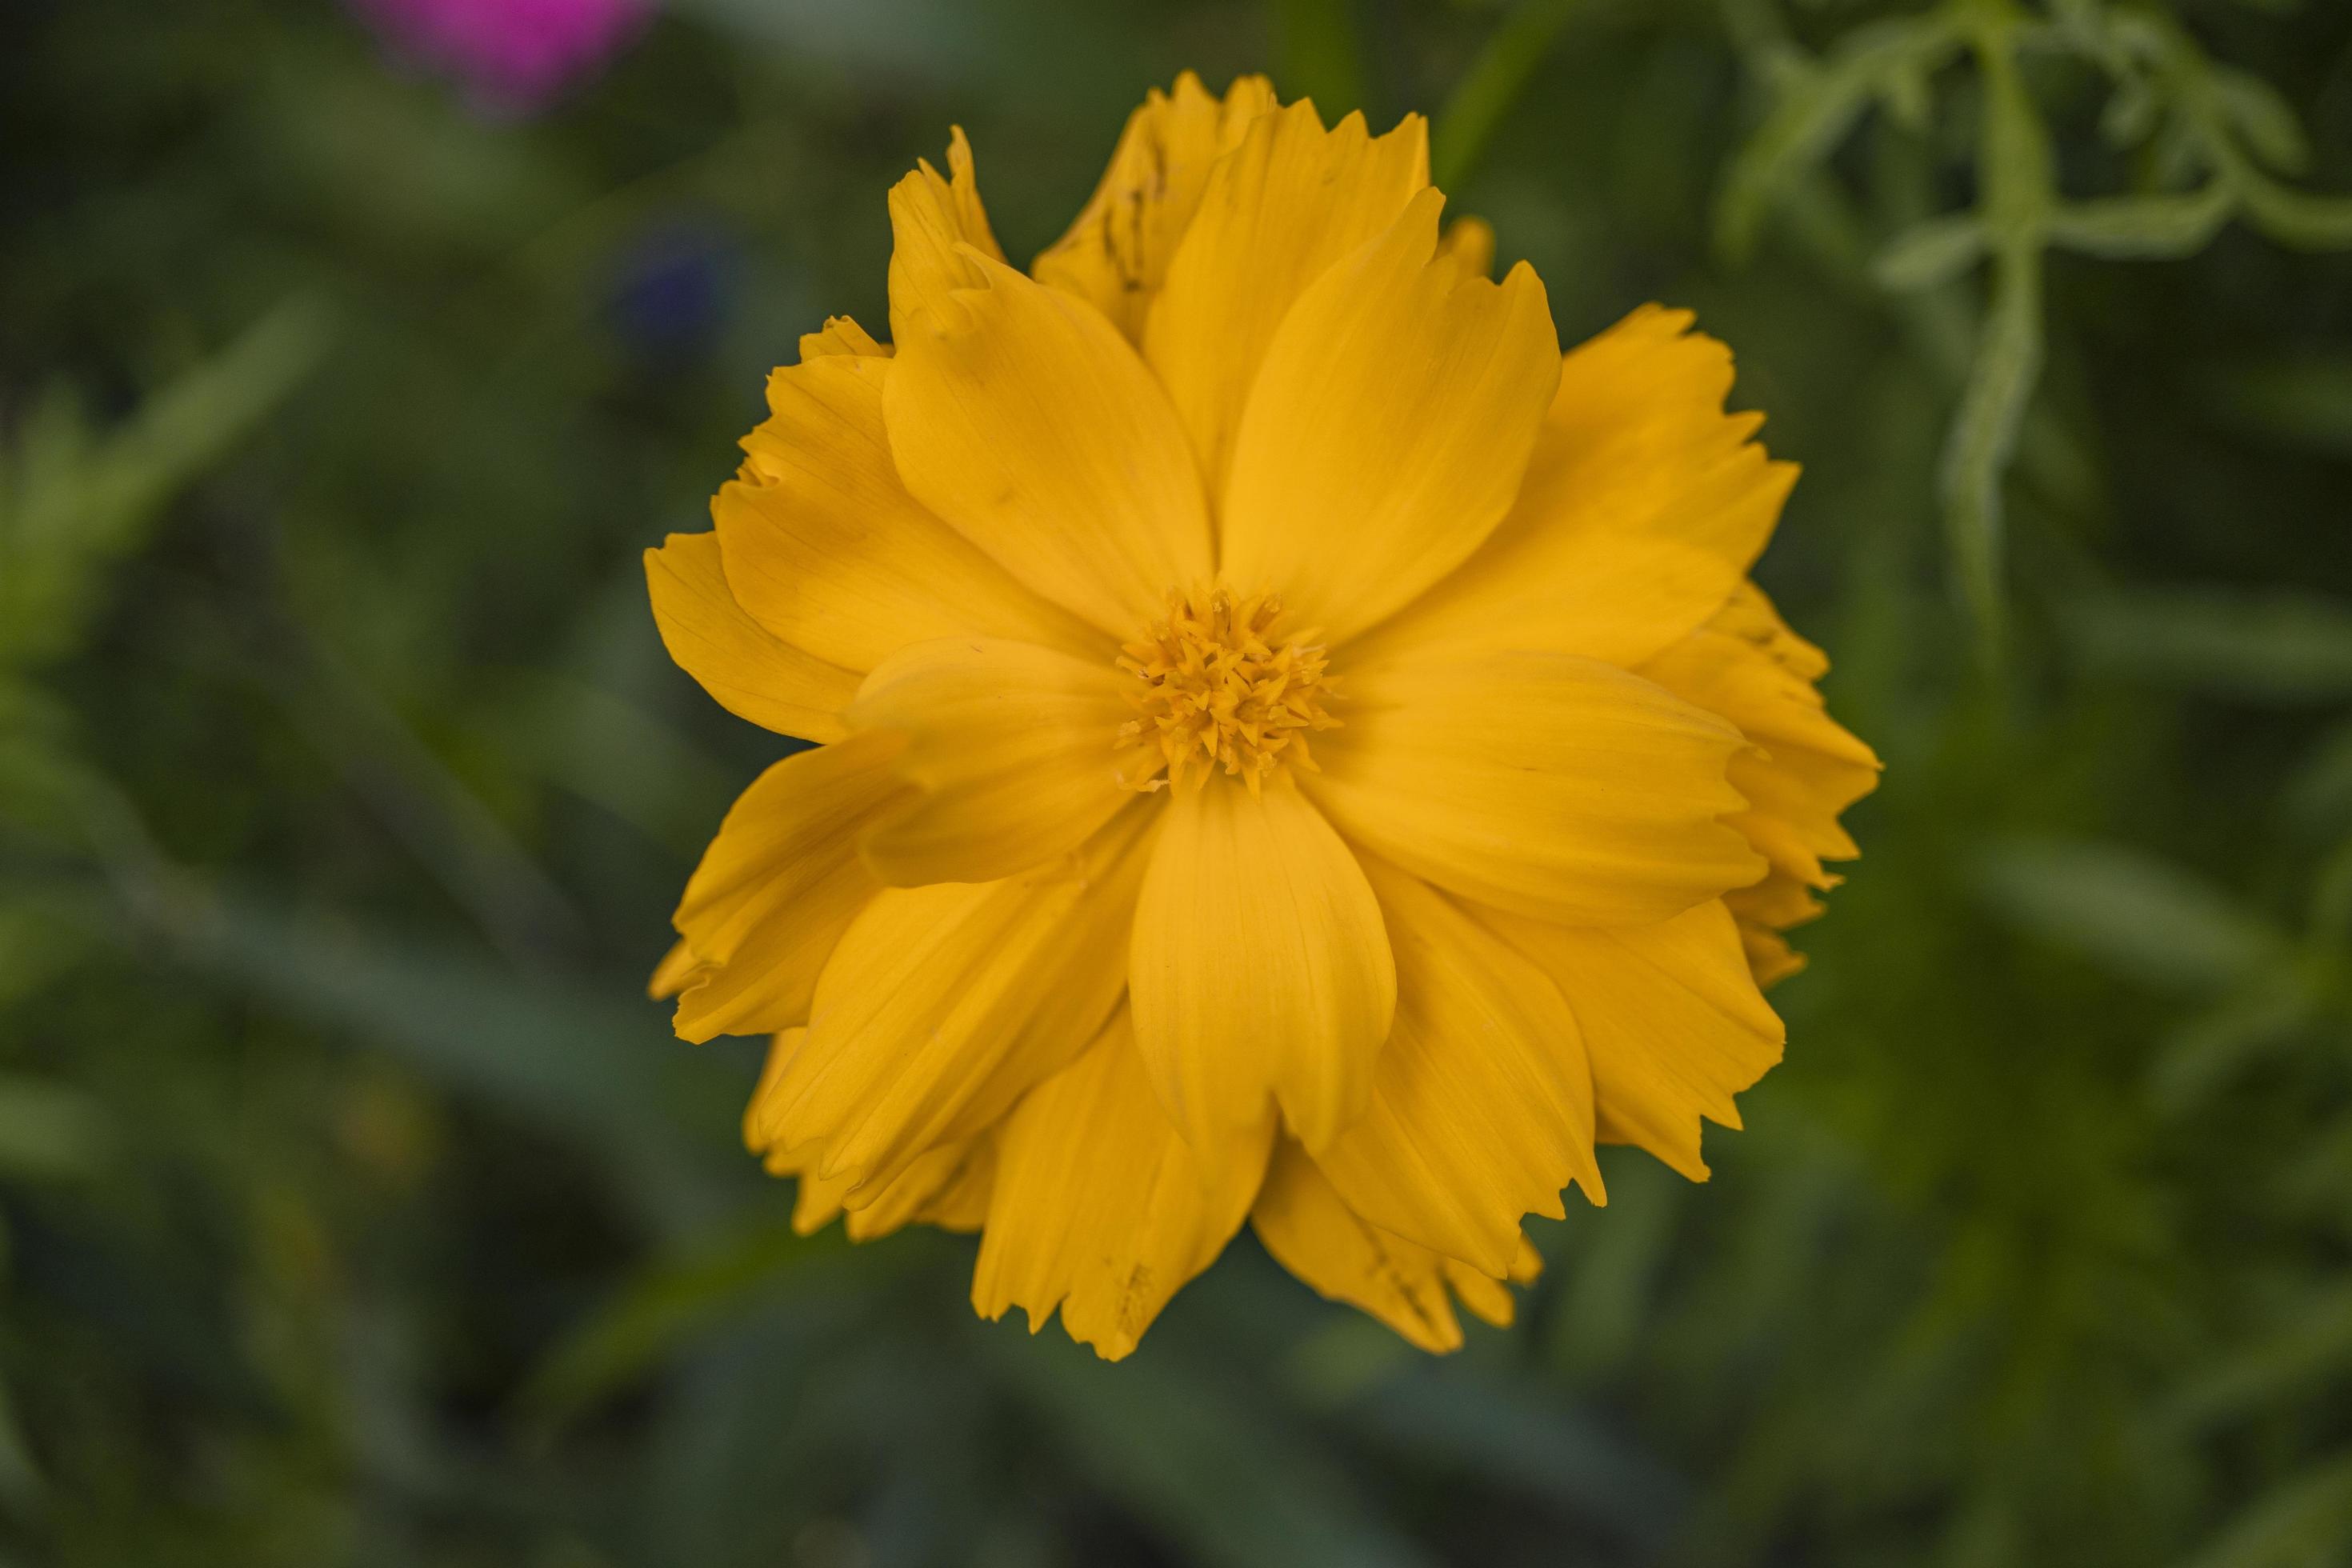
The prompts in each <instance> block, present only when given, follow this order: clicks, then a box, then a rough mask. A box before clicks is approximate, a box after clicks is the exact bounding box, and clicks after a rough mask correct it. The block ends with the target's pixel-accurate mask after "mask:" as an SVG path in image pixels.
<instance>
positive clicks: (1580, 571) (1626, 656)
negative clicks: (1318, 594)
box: [1376, 306, 1797, 666]
mask: <svg viewBox="0 0 2352 1568" xmlns="http://www.w3.org/2000/svg"><path fill="white" fill-rule="evenodd" d="M1690 320H1691V318H1690V316H1689V314H1688V313H1687V312H1685V311H1679V310H1676V311H1668V310H1659V309H1657V308H1656V307H1654V306H1652V307H1647V308H1645V309H1643V310H1637V311H1635V312H1634V313H1633V315H1631V316H1629V317H1627V318H1626V319H1625V320H1624V321H1621V322H1620V323H1618V324H1617V325H1616V326H1614V327H1612V328H1611V329H1610V330H1609V331H1606V332H1603V333H1601V336H1599V337H1597V338H1595V339H1593V340H1592V341H1591V342H1588V343H1585V344H1583V345H1582V346H1581V347H1580V348H1577V349H1575V350H1574V351H1572V352H1571V353H1570V354H1569V355H1568V358H1567V359H1566V361H1565V362H1563V363H1562V365H1561V367H1560V378H1559V390H1558V391H1557V392H1556V393H1555V394H1554V395H1553V397H1552V404H1551V408H1550V411H1549V413H1548V414H1547V415H1546V416H1545V418H1544V424H1543V429H1542V433H1541V434H1540V436H1539V437H1538V439H1537V441H1536V446H1535V452H1534V456H1533V457H1532V458H1531V459H1530V460H1529V462H1528V469H1527V477H1526V479H1525V481H1524V482H1523V483H1522V485H1521V486H1520V489H1519V495H1518V500H1517V502H1516V504H1515V505H1514V506H1513V507H1512V509H1511V512H1510V515H1509V516H1508V517H1507V518H1506V519H1505V520H1504V521H1503V522H1502V524H1501V526H1499V527H1497V528H1496V530H1495V531H1494V532H1493V534H1492V535H1491V536H1490V537H1489V538H1488V539H1487V541H1486V545H1485V547H1484V548H1483V549H1481V550H1480V551H1479V552H1477V553H1476V554H1475V555H1473V556H1472V557H1471V558H1470V559H1469V560H1468V561H1466V562H1465V563H1463V564H1462V566H1461V568H1460V569H1459V570H1458V571H1456V572H1455V573H1454V574H1453V575H1451V576H1450V577H1448V578H1447V579H1446V580H1445V581H1444V583H1442V584H1439V585H1438V586H1437V587H1436V588H1434V589H1433V590H1432V591H1431V592H1430V593H1429V594H1428V595H1425V596H1424V597H1423V599H1421V600H1420V601H1419V602H1418V603H1416V604H1414V605H1412V606H1411V607H1410V608H1408V609H1407V610H1405V611H1404V612H1403V613H1402V615H1400V616H1398V617H1397V618H1396V619H1395V620H1394V621H1392V622H1391V623H1390V625H1389V626H1385V627H1383V628H1381V632H1380V633H1379V634H1378V636H1377V638H1376V640H1377V641H1379V642H1380V643H1381V645H1382V646H1383V647H1387V646H1390V645H1391V639H1393V642H1394V646H1397V647H1404V646H1412V647H1418V648H1421V649H1423V650H1424V651H1428V650H1431V649H1434V648H1437V647H1448V648H1453V649H1457V650H1461V651H1469V650H1473V649H1490V650H1496V649H1506V648H1509V649H1519V650H1529V651H1532V650H1542V651H1547V652H1556V653H1574V654H1583V655H1586V656H1588V657H1591V658H1600V659H1605V660H1607V661H1609V662H1610V663H1612V664H1622V665H1627V666H1632V665H1635V664H1639V663H1640V662H1641V661H1642V660H1643V659H1645V658H1649V657H1650V656H1651V655H1652V654H1654V653H1655V652H1657V651H1658V650H1659V649H1660V648H1662V647H1665V646H1666V645H1667V644H1668V643H1670V642H1672V641H1674V640H1675V638H1676V637H1681V636H1682V635H1683V634H1684V633H1685V632H1687V631H1689V630H1690V629H1691V628H1692V627H1693V626H1697V625H1698V624H1699V623H1700V622H1701V621H1703V620H1705V619H1706V617H1707V616H1709V615H1710V614H1712V613H1713V612H1714V610H1715V609H1716V607H1717V605H1721V604H1722V603H1723V602H1724V600H1725V599H1726V598H1727V597H1728V596H1729V595H1730V594H1731V591H1732V589H1733V588H1734V587H1735V586H1736V585H1737V584H1738V582H1739V581H1740V579H1741V578H1742V577H1743V576H1744V575H1745V574H1746V573H1747V570H1748V564H1749V563H1751V562H1753V561H1754V560H1755V559H1756V556H1757V554H1758V552H1760V551H1761V550H1762V549H1763V548H1764V542H1765V541H1766V540H1767V539H1769V537H1770V536H1771V532H1772V526H1773V524H1774V522H1775V521H1778V520H1779V518H1780V506H1781V503H1782V502H1783V501H1784V500H1787V499H1788V493H1789V487H1790V485H1791V484H1793V483H1794V482H1795V480H1796V475H1797V470H1796V468H1794V466H1793V465H1790V464H1787V463H1774V462H1769V461H1768V460H1767V459H1766V458H1765V455H1764V449H1763V447H1759V446H1758V445H1756V444H1755V443H1754V442H1753V441H1751V440H1750V439H1749V437H1751V436H1753V435H1754V434H1755V431H1756V426H1757V425H1758V423H1759V419H1758V416H1753V415H1737V416H1734V415H1726V414H1725V413H1724V412H1723V400H1724V397H1725V395H1727V393H1728V392H1729V390H1730V387H1731V355H1730V353H1729V351H1728V350H1727V349H1725V348H1724V346H1723V345H1722V344H1721V343H1719V342H1716V341H1715V340H1714V339H1712V338H1706V337H1701V336H1696V335H1691V336H1685V335H1684V334H1685V331H1686V329H1687V328H1688V327H1689V325H1690Z"/></svg>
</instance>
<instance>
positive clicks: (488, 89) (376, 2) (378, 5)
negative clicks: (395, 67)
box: [351, 0, 654, 110]
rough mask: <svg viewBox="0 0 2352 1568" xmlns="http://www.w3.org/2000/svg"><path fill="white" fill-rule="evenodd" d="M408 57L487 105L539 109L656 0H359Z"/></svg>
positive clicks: (355, 1) (623, 36) (606, 53)
mask: <svg viewBox="0 0 2352 1568" xmlns="http://www.w3.org/2000/svg"><path fill="white" fill-rule="evenodd" d="M351 5H352V8H353V9H354V10H356V11H358V12H359V13H360V15H361V16H363V17H365V18H366V19H367V21H368V22H369V23H370V24H371V25H372V26H374V27H375V29H376V30H377V32H378V33H380V34H381V35H383V38H384V40H385V41H386V42H387V43H388V44H389V45H390V46H391V47H393V48H394V49H396V50H397V51H399V52H400V53H401V54H403V55H405V56H407V57H409V58H413V59H415V60H416V61H417V62H418V63H419V64H421V65H424V66H425V67H427V68H431V69H433V70H436V71H440V72H446V74H448V75H451V76H454V77H456V78H457V79H459V80H461V81H463V82H464V83H465V84H466V85H467V87H468V88H469V89H472V91H473V93H474V96H475V97H476V99H477V100H479V101H480V102H482V103H484V104H486V105H488V106H492V107H496V108H501V109H509V110H513V109H531V108H535V107H537V106H538V105H540V104H541V103H544V102H545V101H546V100H549V99H551V98H553V97H555V96H556V95H557V94H558V93H560V92H562V90H563V89H565V88H566V87H569V86H571V85H572V83H573V82H574V81H576V80H578V79H580V78H582V77H583V76H585V75H587V74H588V73H589V72H590V71H592V70H593V69H594V68H596V67H597V66H599V65H601V64H603V63H604V60H605V59H606V58H610V57H611V55H612V54H613V53H614V51H615V50H617V49H619V48H620V47H621V46H622V45H623V44H624V43H625V42H627V40H628V38H629V37H630V35H632V34H633V33H635V31H636V29H637V28H638V26H641V25H642V24H643V23H644V21H645V19H646V17H647V16H649V15H651V13H652V10H653V5H654V0H351Z"/></svg>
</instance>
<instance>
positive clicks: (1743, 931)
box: [1732, 910, 1806, 988]
mask: <svg viewBox="0 0 2352 1568" xmlns="http://www.w3.org/2000/svg"><path fill="white" fill-rule="evenodd" d="M1732 912H1733V914H1734V915H1735V916H1736V917H1738V921H1739V945H1740V946H1741V947H1742V948H1744V949H1746V950H1747V952H1748V969H1749V970H1750V971H1752V972H1753V973H1755V976H1756V984H1759V985H1762V986H1765V987H1768V988H1769V987H1771V986H1774V985H1778V984H1780V982H1781V981H1783V980H1786V979H1788V978H1789V976H1790V975H1791V974H1795V973H1798V972H1799V971H1801V970H1802V969H1803V968H1804V967H1805V963H1806V960H1805V955H1804V954H1803V953H1801V952H1798V951H1797V950H1796V949H1795V948H1794V947H1791V946H1790V944H1789V939H1788V938H1786V937H1784V936H1782V935H1781V934H1780V927H1778V926H1774V925H1770V924H1768V923H1765V922H1763V921H1751V920H1749V919H1748V917H1747V916H1745V915H1743V914H1740V913H1739V911H1738V910H1733V911H1732Z"/></svg>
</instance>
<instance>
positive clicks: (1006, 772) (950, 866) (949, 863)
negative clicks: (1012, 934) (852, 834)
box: [849, 637, 1135, 887]
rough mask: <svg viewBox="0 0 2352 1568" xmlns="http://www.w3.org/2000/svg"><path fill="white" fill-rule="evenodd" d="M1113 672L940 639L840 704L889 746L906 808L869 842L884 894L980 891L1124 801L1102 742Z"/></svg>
mask: <svg viewBox="0 0 2352 1568" xmlns="http://www.w3.org/2000/svg"><path fill="white" fill-rule="evenodd" d="M1121 689H1122V688H1121V682H1120V679H1119V675H1118V671H1117V670H1116V669H1114V668H1111V666H1109V665H1108V664H1106V663H1103V662H1101V661H1100V660H1094V661H1088V660H1086V659H1081V658H1076V657H1074V656H1073V655H1070V654H1066V653H1062V652H1060V651H1058V650H1056V649H1054V648H1049V647H1038V646H1037V645H1036V644H1035V643H1024V642H1011V641H1007V640H1004V639H1002V638H996V637H946V638H942V639H940V640H939V641H936V642H920V643H915V644H913V645H911V646H909V647H904V648H901V649H900V650H899V651H898V652H897V653H895V654H893V655H891V656H890V657H889V658H887V659H884V660H883V661H882V663H881V664H880V665H879V666H877V668H876V669H875V671H874V673H873V674H871V675H869V676H867V677H866V683H865V684H864V685H863V686H861V687H859V688H858V691H857V700H856V701H855V702H853V703H852V704H851V705H850V709H849V721H850V723H851V724H852V725H853V726H855V727H856V729H858V730H860V731H875V732H880V733H888V734H893V735H898V736H902V737H904V738H905V741H906V744H905V745H904V746H903V747H901V748H900V749H899V750H898V752H897V754H896V764H895V765H896V771H897V773H898V777H899V778H901V779H903V780H905V781H906V782H907V783H908V784H911V785H913V786H914V789H913V791H912V792H911V797H910V798H909V799H908V801H907V802H906V803H905V804H904V805H902V806H900V807H899V808H898V810H897V811H895V812H894V813H893V814H892V815H891V816H889V818H888V819H887V821H884V822H882V823H879V824H877V826H875V827H874V828H873V829H872V830H871V831H869V832H868V833H867V834H866V838H865V851H866V864H867V865H868V866H870V867H871V868H873V869H874V872H875V874H876V875H877V876H878V877H880V878H881V879H882V880H883V881H885V882H888V883H891V884H893V885H895V886H898V887H920V886H922V885H923V884H924V883H927V882H986V881H993V880H995V879H997V878H1000V877H1009V876H1011V875H1013V873H1014V872H1016V871H1024V870H1026V869H1028V868H1030V867H1032V866H1035V865H1038V864H1040V863H1042V862H1044V861H1047V860H1051V859H1054V858H1056V857H1059V856H1063V855H1067V854H1069V853H1070V852H1071V851H1073V850H1075V849H1076V848H1077V847H1078V846H1079V845H1081V844H1083V843H1085V842H1086V841H1087V839H1088V838H1089V837H1093V835H1094V831H1095V829H1097V828H1098V827H1100V826H1102V825H1103V824H1104V823H1105V822H1107V821H1108V820H1109V819H1110V816H1111V814H1112V813H1114V812H1116V811H1117V810H1118V808H1119V807H1120V806H1122V805H1127V804H1128V803H1129V801H1131V800H1133V799H1134V798H1135V797H1134V796H1133V795H1131V794H1129V792H1128V791H1127V790H1125V789H1122V788H1121V787H1120V786H1119V784H1118V776H1117V775H1118V769H1117V767H1116V766H1115V765H1114V761H1113V756H1112V752H1111V749H1110V746H1109V744H1108V742H1106V741H1105V740H1104V737H1105V736H1106V735H1109V734H1113V733H1115V732H1116V731H1118V726H1119V724H1120V723H1121V722H1123V721H1125V720H1126V718H1127V714H1128V708H1127V704H1126V703H1125V702H1123V701H1121V700H1120V692H1121Z"/></svg>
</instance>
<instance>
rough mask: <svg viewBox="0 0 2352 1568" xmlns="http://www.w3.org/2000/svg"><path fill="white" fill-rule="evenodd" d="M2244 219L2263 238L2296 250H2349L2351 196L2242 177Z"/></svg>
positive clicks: (2351, 242)
mask: <svg viewBox="0 0 2352 1568" xmlns="http://www.w3.org/2000/svg"><path fill="white" fill-rule="evenodd" d="M2241 178H2242V184H2244V186H2245V208H2246V216H2247V218H2248V220H2249V221H2250V222H2252V224H2253V226H2255V227H2256V228H2257V229H2260V230H2261V231H2262V232H2263V234H2265V235H2267V236H2269V237H2271V238H2273V239H2274V240H2276V241H2278V242H2279V243H2280V244H2281V245H2284V246H2287V247H2291V248H2293V249H2296V250H2345V249H2352V196H2321V195H2312V194H2311V193H2310V192H2308V191H2297V190H2291V189H2289V188H2288V187H2287V186H2284V185H2282V184H2276V183H2274V182H2273V181H2270V180H2266V179H2263V178H2261V177H2259V176H2257V175H2254V174H2251V173H2249V174H2243V175H2242V177H2241Z"/></svg>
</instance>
